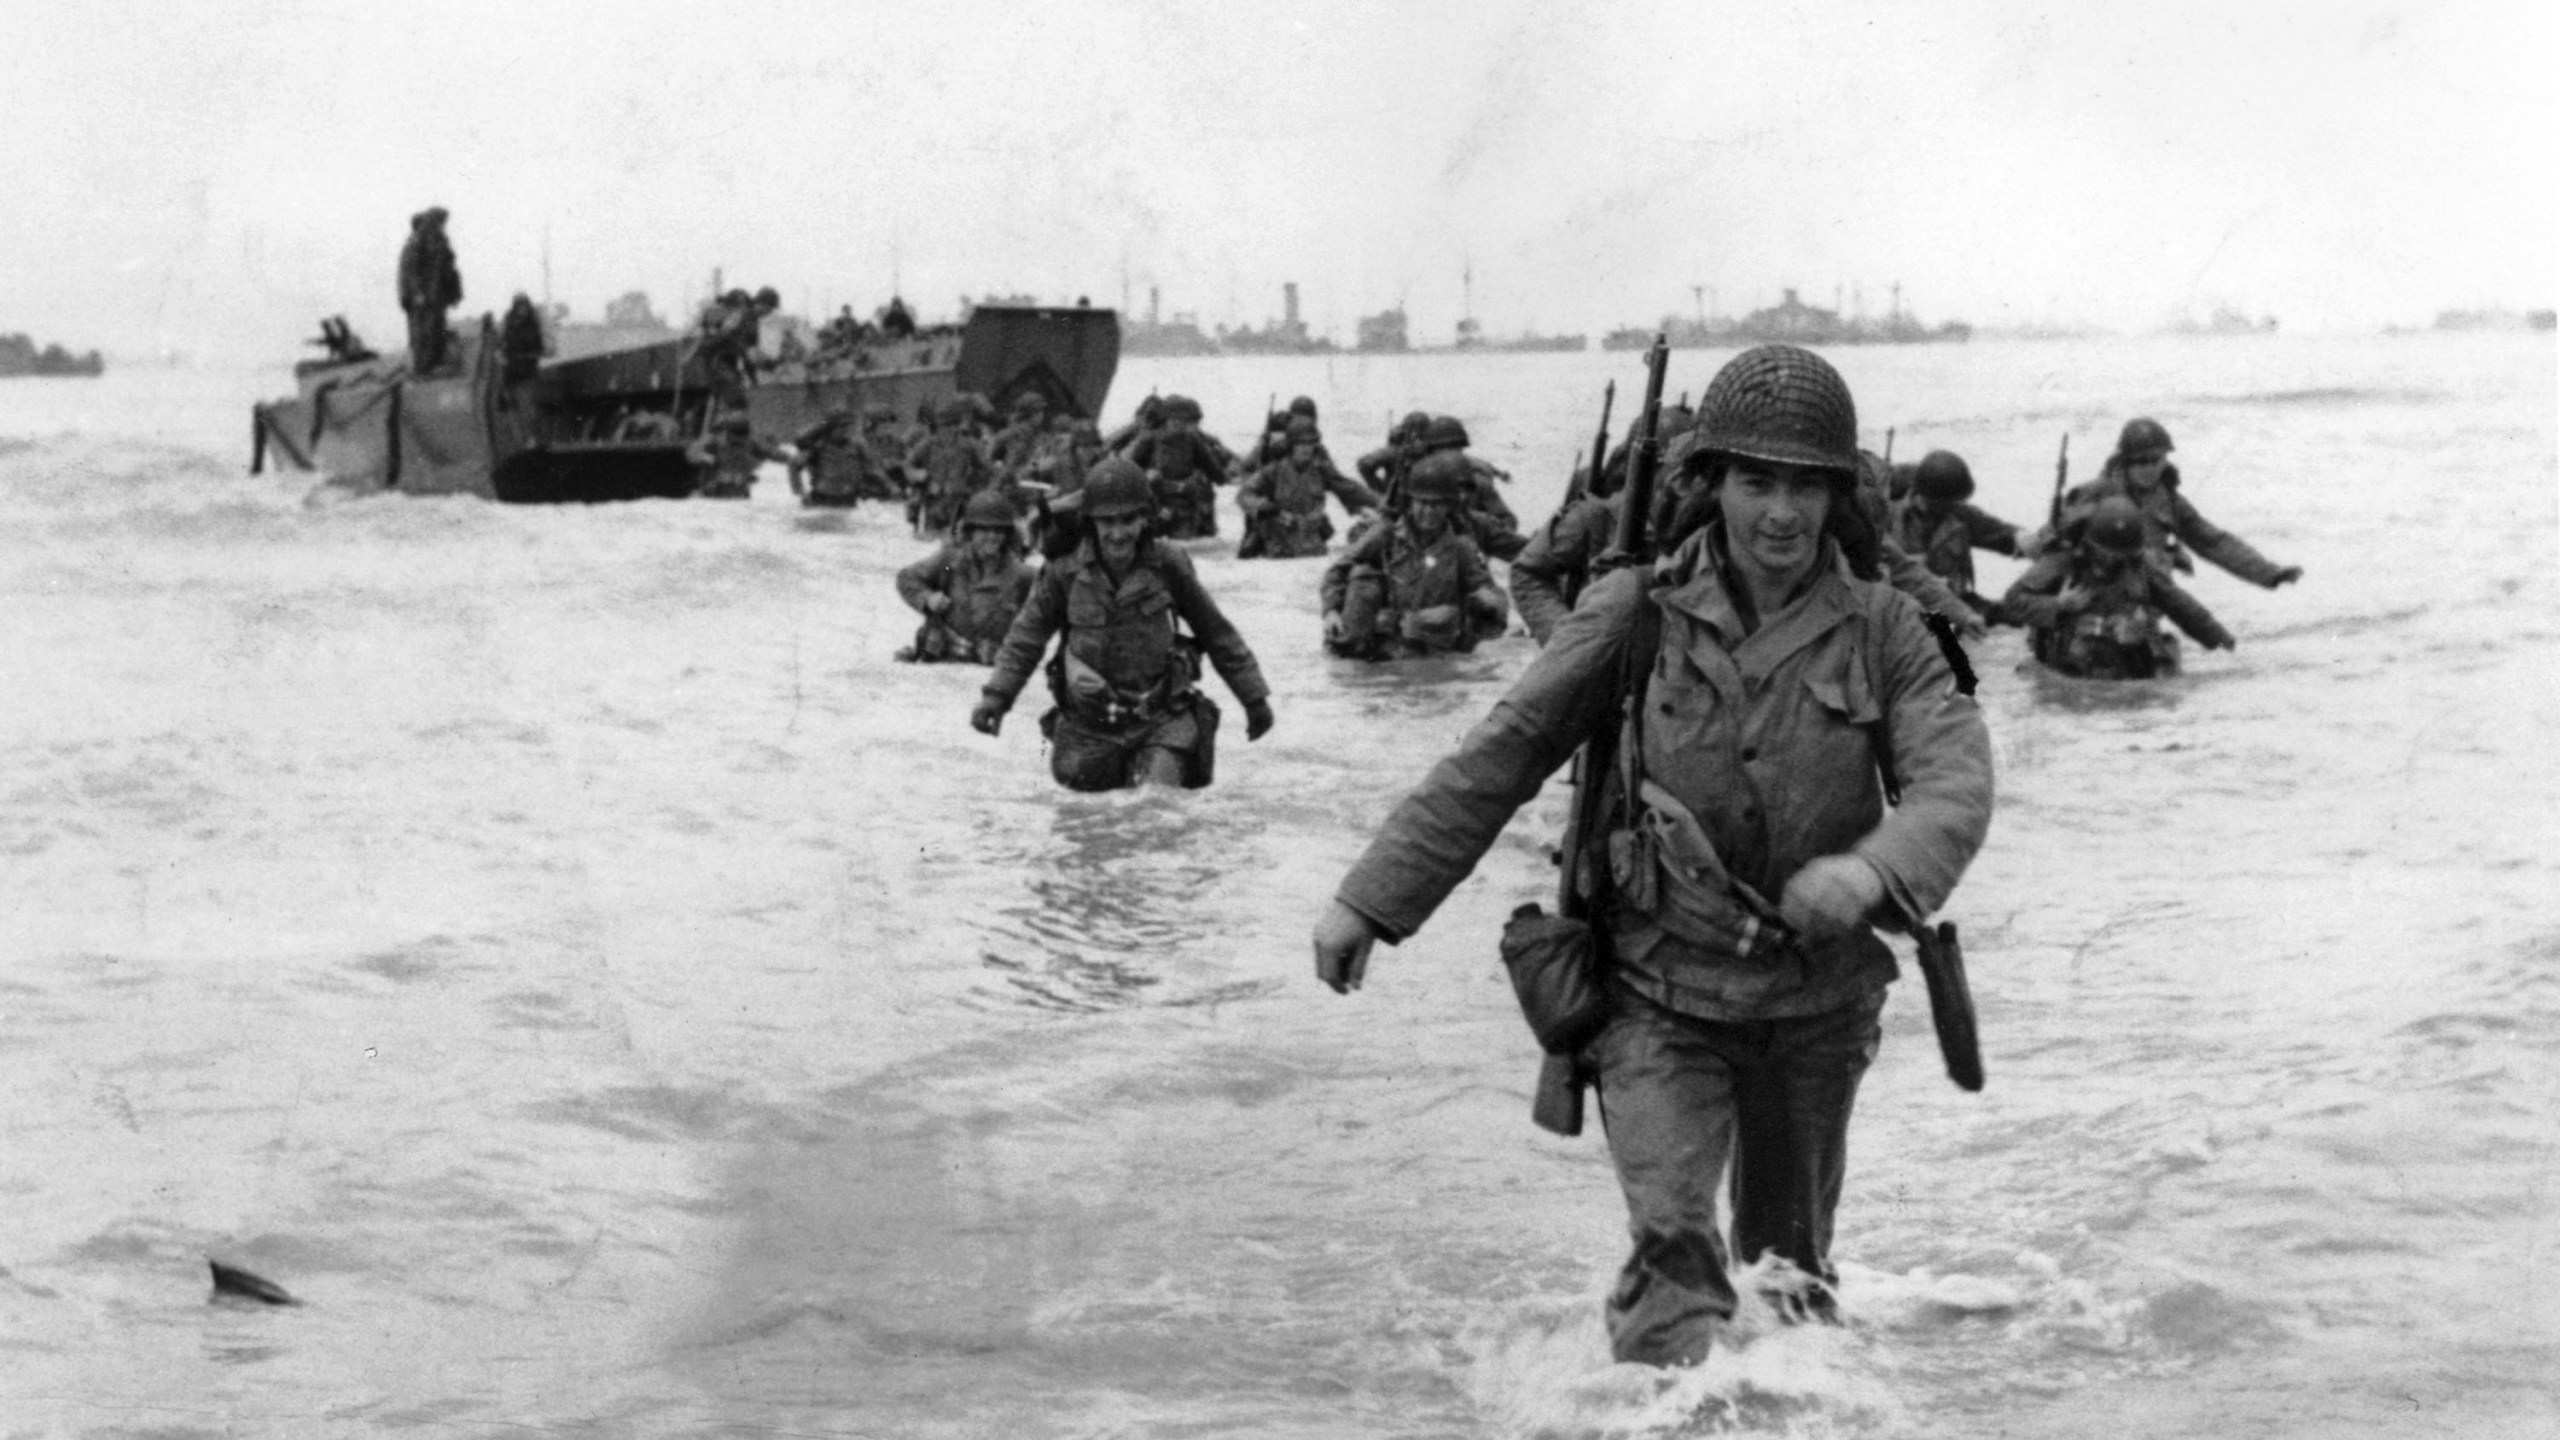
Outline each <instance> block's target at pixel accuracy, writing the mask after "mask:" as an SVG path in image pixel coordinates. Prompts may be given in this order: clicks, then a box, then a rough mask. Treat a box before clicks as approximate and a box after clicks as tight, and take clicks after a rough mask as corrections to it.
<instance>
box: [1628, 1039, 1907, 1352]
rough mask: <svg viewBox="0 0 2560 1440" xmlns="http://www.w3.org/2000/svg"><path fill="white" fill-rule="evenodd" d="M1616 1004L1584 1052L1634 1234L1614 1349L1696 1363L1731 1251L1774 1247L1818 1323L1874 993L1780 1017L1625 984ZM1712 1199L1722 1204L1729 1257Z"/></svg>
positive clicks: (1728, 1312)
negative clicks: (1665, 997)
mask: <svg viewBox="0 0 2560 1440" xmlns="http://www.w3.org/2000/svg"><path fill="white" fill-rule="evenodd" d="M1616 1006H1617V1014H1616V1015H1615V1017H1614V1018H1612V1019H1611V1020H1610V1022H1609V1028H1608V1029H1607V1030H1604V1031H1602V1032H1601V1034H1600V1038H1598V1039H1597V1040H1594V1041H1592V1042H1591V1045H1590V1047H1589V1048H1588V1049H1587V1050H1586V1051H1585V1052H1584V1058H1585V1060H1586V1062H1587V1063H1588V1064H1589V1065H1590V1067H1591V1069H1592V1071H1593V1073H1594V1074H1596V1075H1597V1077H1598V1083H1599V1091H1600V1118H1601V1122H1602V1124H1603V1125H1604V1126H1605V1127H1606V1129H1607V1131H1608V1136H1609V1158H1610V1159H1611V1161H1613V1162H1614V1163H1615V1164H1616V1166H1617V1170H1618V1184H1619V1187H1620V1188H1621V1189H1622V1190H1624V1191H1625V1193H1626V1198H1627V1228H1628V1231H1629V1233H1630V1234H1631V1235H1632V1236H1633V1237H1634V1240H1635V1252H1634V1253H1633V1254H1632V1255H1630V1256H1628V1258H1627V1263H1626V1267H1625V1268H1624V1269H1623V1270H1621V1271H1620V1272H1619V1274H1618V1283H1617V1287H1616V1289H1615V1290H1614V1291H1613V1292H1612V1293H1611V1294H1610V1296H1609V1303H1608V1311H1607V1319H1608V1325H1609V1348H1610V1351H1611V1353H1612V1354H1613V1355H1614V1356H1615V1357H1616V1358H1617V1359H1619V1360H1621V1361H1633V1362H1636V1363H1639V1364H1649V1365H1693V1364H1696V1363H1698V1362H1700V1361H1702V1360H1704V1359H1706V1357H1707V1347H1708V1342H1709V1340H1710V1339H1711V1338H1712V1334H1713V1331H1714V1328H1715V1326H1716V1325H1717V1324H1718V1323H1719V1322H1721V1321H1724V1320H1726V1319H1728V1318H1730V1317H1731V1316H1732V1314H1733V1311H1734V1305H1735V1296H1734V1291H1733V1282H1732V1280H1731V1279H1730V1278H1728V1276H1727V1275H1726V1273H1725V1272H1726V1269H1727V1267H1728V1265H1729V1263H1730V1262H1731V1260H1732V1258H1733V1257H1734V1256H1737V1255H1738V1256H1739V1257H1740V1259H1741V1260H1743V1261H1745V1262H1748V1261H1751V1260H1756V1259H1758V1258H1759V1257H1761V1256H1763V1255H1771V1254H1774V1255H1777V1256H1779V1257H1781V1258H1783V1259H1785V1260H1787V1261H1789V1262H1790V1263H1792V1264H1793V1265H1794V1266H1795V1267H1796V1269H1798V1270H1799V1271H1801V1272H1803V1274H1804V1275H1806V1276H1807V1277H1810V1278H1811V1279H1813V1280H1815V1281H1818V1282H1820V1288H1819V1289H1817V1290H1815V1291H1814V1292H1813V1296H1812V1298H1811V1299H1810V1300H1808V1301H1806V1302H1804V1303H1803V1304H1802V1306H1801V1309H1802V1311H1803V1312H1808V1313H1811V1314H1813V1315H1816V1316H1820V1317H1824V1318H1827V1317H1828V1316H1829V1315H1830V1313H1831V1312H1832V1308H1833V1302H1832V1300H1831V1295H1830V1288H1831V1286H1832V1285H1833V1284H1834V1283H1835V1282H1836V1281H1837V1280H1838V1278H1839V1275H1838V1272H1837V1271H1835V1270H1834V1269H1833V1268H1832V1266H1831V1258H1830V1257H1831V1217H1832V1213H1833V1212H1834V1211H1835V1210H1837V1209H1838V1208H1839V1205H1840V1185H1841V1180H1842V1177H1843V1175H1844V1174H1845V1172H1846V1168H1847V1163H1848V1141H1849V1111H1850V1108H1851V1106H1852V1105H1853V1104H1854V1103H1855V1101H1856V1100H1857V1095H1858V1081H1859V1079H1860V1078H1861V1077H1863V1076H1864V1075H1865V1074H1866V1071H1867V1065H1868V1063H1869V1062H1870V1061H1872V1060H1873V1059H1874V1058H1875V1053H1876V1042H1877V1041H1878V1039H1879V1038H1881V1036H1882V1033H1883V1032H1882V1027H1881V1026H1880V1025H1879V1024H1878V1017H1879V1016H1880V1015H1882V1013H1883V1011H1884V991H1883V990H1881V989H1878V990H1877V991H1876V992H1875V993H1874V994H1873V995H1871V996H1869V997H1867V998H1866V999H1865V1000H1862V1001H1860V1002H1859V1003H1857V1004H1855V1005H1851V1006H1847V1007H1845V1008H1843V1009H1839V1010H1833V1011H1828V1012H1826V1013H1824V1014H1820V1015H1805V1016H1794V1017H1789V1018H1786V1019H1780V1020H1754V1021H1715V1020H1699V1019H1695V1018H1693V1017H1690V1016H1687V1015H1682V1014H1679V1013H1677V1012H1675V1011H1671V1010H1667V1009H1664V1008H1663V1007H1661V1006H1659V1005H1656V1004H1654V1003H1653V1002H1651V1001H1649V1000H1646V999H1643V998H1642V997H1640V996H1636V995H1633V994H1630V993H1628V992H1627V991H1625V990H1623V989H1621V990H1620V991H1619V992H1618V994H1617V996H1616ZM1728 1164H1729V1165H1730V1169H1731V1180H1730V1183H1729V1184H1728V1183H1727V1179H1726V1172H1727V1168H1728ZM1719 1192H1728V1193H1729V1194H1730V1196H1731V1200H1732V1207H1733V1238H1732V1245H1731V1248H1730V1250H1728V1248H1727V1246H1726V1244H1725V1240H1724V1238H1723V1236H1722V1235H1721V1234H1720V1233H1719V1232H1720V1230H1721V1228H1722V1227H1721V1226H1720V1225H1719V1223H1718V1216H1717V1197H1718V1194H1719Z"/></svg>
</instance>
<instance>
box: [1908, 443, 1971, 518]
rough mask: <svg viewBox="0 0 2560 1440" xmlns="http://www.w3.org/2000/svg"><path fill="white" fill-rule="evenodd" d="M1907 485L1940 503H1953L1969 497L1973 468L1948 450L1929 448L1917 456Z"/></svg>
mask: <svg viewBox="0 0 2560 1440" xmlns="http://www.w3.org/2000/svg"><path fill="white" fill-rule="evenodd" d="M1911 488H1912V489H1913V490H1915V491H1917V492H1919V494H1920V495H1922V496H1923V497H1925V498H1927V499H1930V500H1935V501H1937V502H1939V503H1940V504H1950V505H1951V504H1953V503H1955V502H1956V501H1958V500H1970V499H1972V498H1973V471H1972V470H1971V469H1970V468H1968V467H1967V466H1966V465H1965V463H1964V457H1963V456H1961V455H1958V454H1956V453H1955V452H1954V451H1952V450H1932V451H1930V452H1929V453H1928V454H1926V455H1924V456H1922V457H1921V458H1920V470H1919V473H1918V474H1917V475H1915V476H1914V477H1913V478H1912V481H1911Z"/></svg>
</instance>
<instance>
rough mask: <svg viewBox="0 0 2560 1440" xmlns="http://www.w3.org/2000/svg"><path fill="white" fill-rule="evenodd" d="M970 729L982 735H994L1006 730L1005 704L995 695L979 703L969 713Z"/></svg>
mask: <svg viewBox="0 0 2560 1440" xmlns="http://www.w3.org/2000/svg"><path fill="white" fill-rule="evenodd" d="M969 728H970V729H972V730H975V731H977V732H978V733H979V734H981V735H993V734H995V733H996V732H997V731H999V730H1002V729H1003V728H1004V702H1003V701H1001V700H998V699H997V698H996V697H994V696H993V695H989V696H987V697H986V698H984V699H982V700H980V701H979V702H978V708H977V709H975V710H972V711H970V712H969Z"/></svg>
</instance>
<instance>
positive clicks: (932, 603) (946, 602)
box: [924, 590, 951, 615]
mask: <svg viewBox="0 0 2560 1440" xmlns="http://www.w3.org/2000/svg"><path fill="white" fill-rule="evenodd" d="M950 608H951V597H950V596H948V595H945V594H943V593H942V592H941V591H939V590H935V591H931V592H928V593H927V594H926V595H925V597H924V613H926V614H927V615H939V614H941V613H942V612H943V611H945V610H948V609H950Z"/></svg>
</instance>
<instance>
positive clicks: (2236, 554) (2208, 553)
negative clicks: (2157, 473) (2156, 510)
mask: <svg viewBox="0 0 2560 1440" xmlns="http://www.w3.org/2000/svg"><path fill="white" fill-rule="evenodd" d="M2169 515H2170V518H2171V520H2172V521H2173V522H2174V525H2175V528H2176V530H2177V532H2178V538H2179V539H2181V540H2183V541H2185V542H2186V543H2187V548H2188V549H2189V550H2190V551H2193V552H2194V553H2196V554H2197V555H2201V556H2203V557H2204V558H2205V559H2207V560H2210V561H2212V562H2213V563H2214V564H2216V565H2219V566H2221V567H2222V568H2223V569H2225V570H2228V571H2230V572H2231V573H2232V574H2234V575H2237V576H2239V577H2240V578H2241V579H2243V580H2246V581H2248V582H2249V583H2250V584H2252V585H2259V586H2263V587H2265V588H2267V589H2269V590H2273V589H2274V588H2276V587H2277V586H2279V585H2282V584H2284V583H2285V582H2286V581H2288V580H2295V579H2299V578H2301V575H2302V572H2301V570H2299V569H2292V568H2289V567H2284V566H2279V565H2277V564H2276V562H2274V561H2273V560H2270V559H2268V558H2267V557H2266V556H2264V555H2261V554H2259V553H2258V549H2257V547H2256V546H2254V545H2251V544H2250V543H2249V542H2248V541H2246V540H2243V539H2241V538H2240V537H2239V536H2237V535H2234V534H2232V533H2231V532H2230V531H2228V530H2225V529H2223V528H2222V527H2221V526H2219V525H2216V524H2214V523H2213V522H2212V521H2210V520H2207V519H2206V518H2204V515H2203V513H2202V512H2200V511H2198V510H2197V509H2196V507H2195V506H2194V505H2193V504H2191V503H2189V502H2188V500H2187V497H2186V496H2184V495H2181V494H2179V493H2178V492H2176V491H2174V490H2172V491H2171V492H2169Z"/></svg>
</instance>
